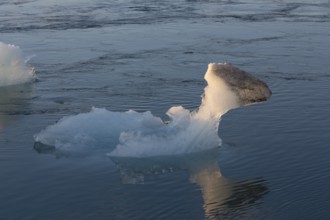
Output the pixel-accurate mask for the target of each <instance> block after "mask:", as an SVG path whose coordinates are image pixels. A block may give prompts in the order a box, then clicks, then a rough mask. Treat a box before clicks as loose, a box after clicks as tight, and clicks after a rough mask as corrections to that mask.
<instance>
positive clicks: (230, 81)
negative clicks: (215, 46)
mask: <svg viewBox="0 0 330 220" xmlns="http://www.w3.org/2000/svg"><path fill="white" fill-rule="evenodd" d="M205 80H206V81H207V86H206V87H205V89H204V94H203V97H202V103H201V105H200V107H199V108H198V109H197V110H195V111H189V110H187V109H185V108H183V107H182V106H174V107H172V108H170V109H169V110H168V111H167V115H168V116H169V118H170V120H169V121H168V122H166V123H164V122H163V121H162V120H161V119H160V118H159V117H155V116H153V115H152V114H151V113H150V112H143V113H138V112H135V111H133V110H129V111H127V112H112V111H108V110H106V109H100V108H93V109H92V110H91V111H90V112H88V113H81V114H78V115H74V116H67V117H64V118H62V119H61V120H60V121H59V122H58V123H56V124H54V125H51V126H49V127H47V128H46V129H44V130H42V131H41V132H40V133H39V134H37V135H35V141H36V145H35V148H36V150H37V151H39V152H42V151H43V149H52V152H55V153H60V154H62V153H64V154H66V153H68V154H87V155H88V154H91V153H95V152H102V153H105V154H108V155H111V156H116V157H150V156H158V155H173V154H184V153H191V152H198V151H204V150H207V149H211V148H215V147H218V146H219V145H220V144H221V139H220V138H219V136H218V127H219V122H220V118H221V116H222V115H223V114H225V113H226V112H227V111H229V110H230V109H233V108H237V107H239V106H242V105H250V104H254V103H258V102H261V101H265V100H267V99H268V98H270V96H271V91H270V90H269V88H268V86H267V85H266V83H264V82H263V81H261V80H259V79H257V78H256V77H254V76H252V75H251V74H249V73H247V72H245V71H242V70H240V69H238V68H236V67H235V66H233V65H231V64H228V63H225V64H215V63H211V64H209V66H208V70H207V72H206V74H205Z"/></svg>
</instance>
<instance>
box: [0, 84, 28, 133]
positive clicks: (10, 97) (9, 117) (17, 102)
mask: <svg viewBox="0 0 330 220" xmlns="http://www.w3.org/2000/svg"><path fill="white" fill-rule="evenodd" d="M32 90H33V89H32V87H31V85H30V84H22V85H14V86H6V87H0V134H1V133H2V132H3V130H4V128H5V127H7V126H8V125H9V124H11V123H12V122H13V121H15V120H16V119H17V118H18V117H19V115H22V114H29V112H27V110H26V105H27V104H28V100H29V99H30V97H31V94H32Z"/></svg>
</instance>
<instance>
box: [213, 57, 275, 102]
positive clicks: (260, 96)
mask: <svg viewBox="0 0 330 220" xmlns="http://www.w3.org/2000/svg"><path fill="white" fill-rule="evenodd" d="M208 73H209V74H212V75H215V76H217V77H219V78H220V79H222V80H223V81H224V82H225V84H226V85H227V86H228V87H229V88H230V89H231V90H232V92H233V93H234V94H235V95H236V96H237V98H238V102H239V105H241V106H242V105H251V104H256V103H259V102H263V101H266V100H268V99H269V98H270V97H271V95H272V92H271V91H270V89H269V88H268V86H267V84H266V83H265V82H263V81H261V80H260V79H257V78H256V77H254V76H252V75H251V74H249V73H247V72H245V71H243V70H240V69H238V68H237V67H235V66H233V65H232V64H230V63H224V64H221V63H219V64H216V63H210V64H209V66H208Z"/></svg>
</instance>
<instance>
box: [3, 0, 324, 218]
mask: <svg viewBox="0 0 330 220" xmlns="http://www.w3.org/2000/svg"><path fill="white" fill-rule="evenodd" d="M329 27H330V2H329V1H328V0H316V1H313V2H311V1H294V0H288V1H283V0H268V1H261V0H260V1H259V0H252V1H245V0H233V1H217V0H209V1H200V0H179V1H169V0H165V1H156V0H150V1H142V0H141V1H140V0H117V1H108V0H96V1H87V0H60V1H53V0H43V1H41V0H15V1H11V0H3V1H1V3H0V41H1V42H3V44H4V45H8V44H14V45H16V46H19V48H20V51H21V52H22V54H20V53H15V54H20V55H19V56H16V55H15V56H14V58H15V59H18V60H20V61H21V62H18V63H19V64H20V67H22V68H23V67H24V68H25V67H26V68H32V67H34V70H35V74H36V77H37V79H36V81H35V82H33V83H27V84H20V85H11V86H3V85H4V84H2V83H1V82H0V85H2V86H1V87H0V219H9V220H11V219H130V220H131V219H132V220H134V219H189V220H190V219H196V220H199V219H328V218H330V211H329V207H330V201H329V197H330V193H329V192H330V186H329V182H330V163H329V158H330V149H329V143H330V137H329V134H330V126H329V125H330V118H329V106H330V99H329V94H330V86H329V85H330V65H329V57H330V43H329V39H330V28H329ZM4 53H5V54H8V53H6V52H4V50H3V49H2V50H1V51H0V55H2V54H4ZM21 55H22V57H21ZM0 58H1V57H0ZM0 60H1V59H0ZM210 62H230V63H233V64H234V65H235V66H238V67H239V68H241V69H243V70H246V71H248V72H251V73H253V74H254V75H255V76H257V77H258V78H260V79H262V80H263V81H265V82H267V84H268V85H269V87H270V88H271V90H272V92H273V95H272V98H271V99H270V100H269V101H267V102H264V103H261V104H258V105H251V106H246V107H242V108H239V109H234V110H231V111H229V112H228V113H226V114H225V115H223V116H222V119H221V122H220V129H219V132H218V133H219V137H220V138H221V139H222V145H221V146H220V147H218V148H211V149H210V148H207V147H205V149H208V150H205V151H201V152H192V153H187V154H176V155H164V156H154V157H147V158H131V157H126V158H125V157H116V156H113V155H107V154H103V153H102V154H97V153H90V154H85V153H84V154H54V153H53V152H51V151H47V149H43V151H38V148H35V146H34V145H35V143H34V142H35V139H34V137H35V135H36V134H38V133H39V132H40V131H42V130H43V129H45V128H46V127H47V126H49V125H53V124H56V123H57V122H58V121H59V120H61V118H63V117H65V116H70V115H78V114H81V113H87V112H90V111H91V109H92V108H93V107H95V108H97V109H102V108H105V109H107V110H108V111H112V112H126V111H127V110H129V109H132V110H134V111H136V112H145V111H151V112H152V114H153V115H155V116H157V117H159V118H161V119H162V120H164V121H167V120H169V118H168V116H167V115H166V112H167V110H168V109H169V108H170V107H172V106H177V105H182V106H183V107H184V108H186V109H189V110H194V109H196V108H197V107H198V106H199V105H200V100H201V98H200V96H201V94H202V93H203V89H204V87H205V85H206V82H205V80H204V78H203V77H204V74H205V72H206V69H207V65H208V63H210ZM13 63H15V62H13ZM16 63H17V62H16ZM10 65H11V64H9V62H7V63H1V67H0V70H1V69H3V68H4V67H7V66H10ZM25 65H26V66H25ZM24 68H23V69H24ZM29 70H32V69H29ZM2 73H3V72H2ZM0 75H1V74H0ZM18 84H19V83H18ZM107 126H108V125H107ZM95 129H96V131H98V130H97V129H98V128H95ZM100 141H102V140H100ZM91 152H93V151H91Z"/></svg>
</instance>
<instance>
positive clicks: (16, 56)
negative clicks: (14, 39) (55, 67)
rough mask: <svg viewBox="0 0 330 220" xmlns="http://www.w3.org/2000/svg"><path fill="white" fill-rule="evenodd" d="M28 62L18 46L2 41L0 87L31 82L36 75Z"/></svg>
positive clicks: (0, 46)
mask: <svg viewBox="0 0 330 220" xmlns="http://www.w3.org/2000/svg"><path fill="white" fill-rule="evenodd" d="M28 60H29V59H26V58H24V56H23V52H22V50H21V49H20V48H19V47H18V46H15V45H13V44H5V43H3V42H1V41H0V87H1V86H10V85H17V84H23V83H27V82H31V81H32V80H33V79H34V77H35V75H34V68H33V67H30V66H28V65H27V61H28Z"/></svg>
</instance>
